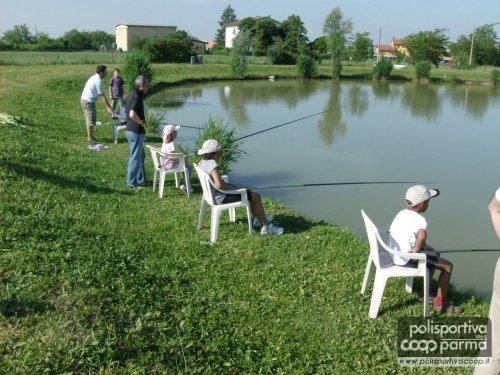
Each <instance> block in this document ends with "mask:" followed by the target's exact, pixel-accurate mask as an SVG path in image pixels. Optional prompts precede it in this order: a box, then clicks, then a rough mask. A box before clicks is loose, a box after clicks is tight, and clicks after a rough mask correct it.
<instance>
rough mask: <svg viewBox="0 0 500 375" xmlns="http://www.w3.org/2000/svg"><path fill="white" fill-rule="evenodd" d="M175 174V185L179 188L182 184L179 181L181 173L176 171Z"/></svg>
mask: <svg viewBox="0 0 500 375" xmlns="http://www.w3.org/2000/svg"><path fill="white" fill-rule="evenodd" d="M174 175H175V187H176V188H179V187H180V186H181V184H180V183H179V173H177V172H175V173H174Z"/></svg>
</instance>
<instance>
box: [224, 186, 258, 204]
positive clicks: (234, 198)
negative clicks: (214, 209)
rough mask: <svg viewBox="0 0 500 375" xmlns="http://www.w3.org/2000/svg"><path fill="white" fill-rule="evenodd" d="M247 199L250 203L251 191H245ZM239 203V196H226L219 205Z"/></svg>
mask: <svg viewBox="0 0 500 375" xmlns="http://www.w3.org/2000/svg"><path fill="white" fill-rule="evenodd" d="M247 199H248V201H249V202H250V201H251V200H252V191H251V190H250V189H247ZM240 201H241V194H227V195H226V196H225V197H224V200H223V201H222V203H221V204H226V203H234V202H240Z"/></svg>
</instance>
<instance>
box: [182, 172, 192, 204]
mask: <svg viewBox="0 0 500 375" xmlns="http://www.w3.org/2000/svg"><path fill="white" fill-rule="evenodd" d="M184 185H186V193H187V196H188V198H189V197H190V196H191V183H190V181H189V173H188V172H187V169H186V168H185V169H184Z"/></svg>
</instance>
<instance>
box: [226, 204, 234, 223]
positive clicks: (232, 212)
mask: <svg viewBox="0 0 500 375" xmlns="http://www.w3.org/2000/svg"><path fill="white" fill-rule="evenodd" d="M227 211H228V212H229V221H230V222H232V223H234V222H235V221H236V209H235V208H234V207H233V208H230V209H229V210H227Z"/></svg>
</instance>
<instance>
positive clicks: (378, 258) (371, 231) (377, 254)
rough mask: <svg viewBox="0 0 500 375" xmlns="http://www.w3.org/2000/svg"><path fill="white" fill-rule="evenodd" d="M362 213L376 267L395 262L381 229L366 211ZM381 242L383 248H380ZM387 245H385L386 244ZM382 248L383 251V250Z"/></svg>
mask: <svg viewBox="0 0 500 375" xmlns="http://www.w3.org/2000/svg"><path fill="white" fill-rule="evenodd" d="M361 215H362V216H363V220H364V222H365V227H366V235H367V237H368V243H369V244H370V257H371V258H372V260H373V263H375V267H377V268H384V267H386V266H388V265H391V264H392V263H393V261H392V258H391V255H390V253H389V252H388V251H387V247H388V246H387V245H386V244H385V243H384V241H383V240H382V238H381V237H380V233H379V229H378V228H377V226H376V225H375V224H374V223H373V221H371V219H370V218H369V217H368V215H367V214H366V213H365V211H363V210H361ZM379 244H380V245H381V246H380V247H382V249H380V247H379ZM384 245H385V246H384ZM380 250H382V253H381V251H380Z"/></svg>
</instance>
